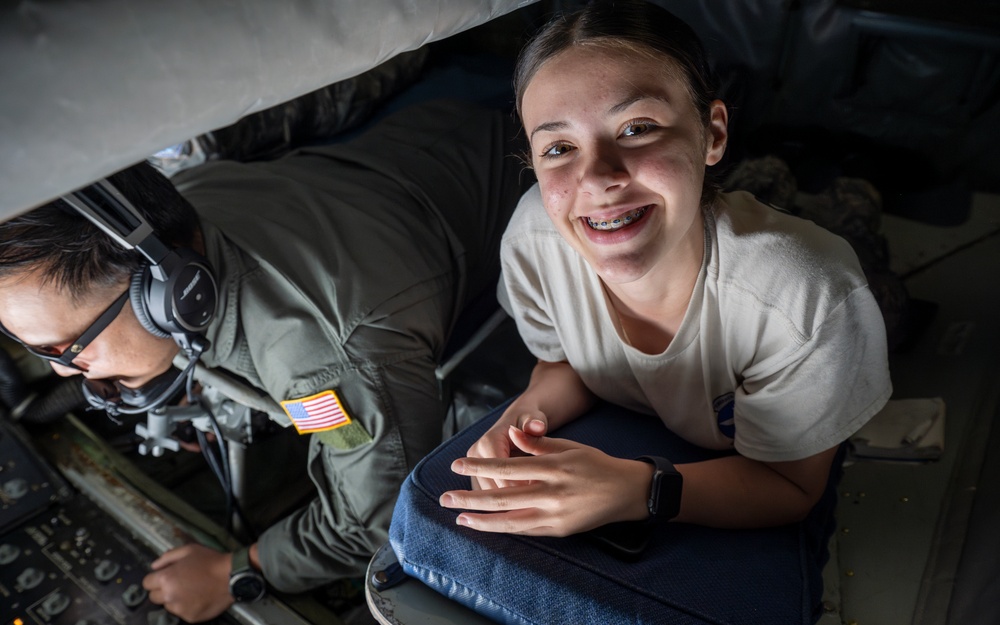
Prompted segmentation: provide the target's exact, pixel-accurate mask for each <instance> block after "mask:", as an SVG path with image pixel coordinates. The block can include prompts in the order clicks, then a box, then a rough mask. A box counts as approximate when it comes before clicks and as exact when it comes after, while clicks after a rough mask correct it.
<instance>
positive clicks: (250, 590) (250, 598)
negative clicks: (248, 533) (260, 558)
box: [229, 547, 267, 603]
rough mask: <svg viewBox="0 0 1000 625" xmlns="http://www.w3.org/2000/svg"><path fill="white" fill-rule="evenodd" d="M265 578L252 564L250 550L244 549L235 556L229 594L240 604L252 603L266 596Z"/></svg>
mask: <svg viewBox="0 0 1000 625" xmlns="http://www.w3.org/2000/svg"><path fill="white" fill-rule="evenodd" d="M266 589H267V586H266V584H265V583H264V576H263V575H261V574H260V571H258V570H257V569H255V568H253V566H252V565H251V564H250V550H249V549H248V548H246V547H243V548H242V549H240V550H239V551H237V552H236V553H234V554H233V566H232V569H231V572H230V573H229V594H231V595H232V596H233V599H235V600H236V601H237V602H239V603H251V602H254V601H258V600H260V599H261V598H263V596H264V592H265V590H266Z"/></svg>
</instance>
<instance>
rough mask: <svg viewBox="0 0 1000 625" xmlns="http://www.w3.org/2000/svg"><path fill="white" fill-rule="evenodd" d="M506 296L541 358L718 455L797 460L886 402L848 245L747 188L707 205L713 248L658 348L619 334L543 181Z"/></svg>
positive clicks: (880, 345) (505, 248)
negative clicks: (646, 349) (564, 364)
mask: <svg viewBox="0 0 1000 625" xmlns="http://www.w3.org/2000/svg"><path fill="white" fill-rule="evenodd" d="M501 263H502V271H503V278H502V280H501V283H500V286H499V289H498V295H499V298H500V301H501V304H502V305H503V306H504V308H505V309H506V310H507V312H508V313H510V314H511V316H513V317H514V319H515V320H516V322H517V326H518V329H519V331H520V333H521V337H522V338H523V339H524V342H525V344H526V345H527V347H528V348H529V349H530V350H531V352H532V353H533V354H534V355H535V356H536V357H538V358H539V359H541V360H545V361H550V362H558V361H563V360H565V361H568V362H569V364H570V365H571V366H572V367H573V368H574V369H575V370H576V371H577V373H578V374H579V375H580V377H581V378H582V379H583V382H584V383H585V384H586V385H587V387H588V388H589V389H590V390H591V391H592V392H594V393H595V394H596V395H597V396H599V397H601V398H602V399H605V400H607V401H610V402H613V403H616V404H619V405H622V406H624V407H626V408H630V409H633V410H636V411H639V412H646V413H651V414H656V415H658V416H659V417H660V418H661V419H662V420H663V422H664V423H665V424H666V426H667V427H668V428H670V429H671V430H672V431H674V432H675V433H676V434H678V435H680V436H681V437H683V438H684V439H686V440H688V441H689V442H691V443H694V444H696V445H699V446H701V447H705V448H709V449H727V448H730V447H735V449H736V451H738V452H739V453H740V454H742V455H744V456H747V457H749V458H753V459H756V460H761V461H773V462H777V461H787V460H797V459H801V458H805V457H808V456H811V455H813V454H816V453H819V452H821V451H823V450H826V449H829V448H830V447H833V446H835V445H837V444H839V443H841V442H842V441H844V440H846V439H847V438H848V437H849V436H850V435H851V434H853V433H854V432H855V431H857V430H858V429H859V428H860V427H861V426H862V425H864V424H865V422H867V421H868V419H869V418H871V417H872V416H873V415H874V414H875V413H876V412H877V411H878V410H879V409H880V408H881V407H882V405H883V404H884V403H885V402H886V401H887V400H888V399H889V396H890V394H891V391H892V385H891V382H890V378H889V368H888V356H887V347H886V338H885V325H884V321H883V319H882V315H881V312H880V311H879V308H878V305H877V304H876V302H875V299H874V297H873V296H872V294H871V292H870V290H869V289H868V285H867V282H866V280H865V277H864V273H863V272H862V270H861V267H860V265H859V263H858V260H857V257H856V255H855V254H854V252H853V250H852V249H851V248H850V246H849V245H848V244H847V242H845V241H844V240H843V239H841V238H840V237H837V236H835V235H833V234H832V233H830V232H829V231H827V230H825V229H823V228H821V227H819V226H817V225H816V224H814V223H812V222H810V221H807V220H803V219H799V218H797V217H793V216H790V215H787V214H784V213H781V212H779V211H778V210H775V209H773V208H771V207H769V206H765V205H763V204H761V203H760V202H758V201H757V200H756V199H755V198H754V197H753V196H752V195H750V194H748V193H745V192H737V193H729V194H721V195H720V196H719V199H718V200H717V201H716V203H715V205H714V207H713V209H712V210H710V211H707V212H706V219H705V256H704V260H703V262H702V267H701V271H700V273H699V276H698V280H697V283H696V285H695V287H694V291H693V293H692V297H691V301H690V303H689V305H688V310H687V313H686V314H685V317H684V320H683V322H682V324H681V326H680V328H679V330H678V332H677V335H676V336H675V337H674V339H673V341H672V342H671V344H670V346H669V347H668V348H667V349H666V351H665V352H663V353H662V354H655V355H649V354H645V353H642V352H640V351H639V350H636V349H634V348H632V347H631V346H629V345H628V344H627V343H626V342H624V341H623V340H622V339H621V337H620V334H619V332H618V330H617V328H616V325H615V322H614V319H615V317H614V313H613V312H612V310H611V306H610V302H609V301H608V300H607V297H606V295H605V292H604V289H603V288H602V286H601V281H600V279H599V278H598V277H597V275H596V274H595V273H594V271H593V270H592V269H591V268H590V266H589V265H588V264H587V263H586V261H584V260H583V258H581V257H580V256H579V255H578V254H577V253H576V252H575V251H574V250H573V249H572V248H571V247H570V246H569V244H568V243H566V241H565V240H564V239H563V238H562V236H561V235H560V234H559V233H558V232H557V231H556V229H555V227H554V226H553V224H552V222H551V221H550V219H549V217H548V215H547V214H546V213H545V209H544V207H543V206H542V201H541V196H540V193H539V191H538V187H537V185H536V186H535V187H533V188H532V189H531V190H529V191H528V192H527V193H526V194H525V195H524V197H523V198H522V199H521V202H520V204H519V206H518V208H517V210H516V211H515V213H514V216H513V217H512V218H511V222H510V224H509V225H508V227H507V231H506V233H505V234H504V238H503V242H502V247H501Z"/></svg>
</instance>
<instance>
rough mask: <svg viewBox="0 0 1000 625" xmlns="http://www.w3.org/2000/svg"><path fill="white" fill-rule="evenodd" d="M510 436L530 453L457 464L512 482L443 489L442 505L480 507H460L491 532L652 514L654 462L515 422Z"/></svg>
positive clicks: (558, 530) (535, 530)
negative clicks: (609, 452) (607, 451)
mask: <svg viewBox="0 0 1000 625" xmlns="http://www.w3.org/2000/svg"><path fill="white" fill-rule="evenodd" d="M491 432H492V430H491ZM484 438H485V437H484ZM506 439H507V440H508V441H509V442H511V443H512V444H513V445H514V446H515V448H516V449H518V450H519V451H521V452H523V453H525V454H529V455H528V456H523V457H515V456H513V455H511V454H508V455H507V456H506V457H500V456H493V457H491V458H482V457H468V458H460V459H458V460H456V461H455V462H454V463H453V464H452V470H453V471H455V472H456V473H458V474H460V475H468V476H470V477H472V478H474V479H478V480H479V482H480V483H483V482H484V481H487V480H489V481H491V482H492V483H494V484H495V483H497V482H503V483H504V484H506V486H502V487H497V488H492V489H489V490H467V491H449V492H446V493H444V494H442V495H441V499H440V504H441V505H442V506H444V507H446V508H459V509H464V510H467V511H468V510H472V511H477V512H463V513H461V514H459V515H458V518H457V520H456V522H457V523H458V524H459V525H464V526H466V527H470V528H472V529H476V530H479V531H484V532H506V533H512V534H526V535H533V536H567V535H569V534H575V533H578V532H583V531H586V530H590V529H593V528H595V527H599V526H601V525H604V524H606V523H611V522H615V521H630V520H641V519H644V518H646V516H647V515H648V511H647V508H646V498H647V495H648V493H649V484H650V480H651V478H652V471H653V469H652V467H651V466H650V465H649V464H647V463H645V462H640V461H636V460H624V459H621V458H615V457H612V456H609V455H607V454H605V453H604V452H602V451H600V450H598V449H595V448H593V447H589V446H587V445H583V444H581V443H576V442H573V441H568V440H564V439H557V438H547V437H537V436H531V435H529V434H526V433H525V432H523V431H521V430H520V429H518V428H516V427H514V426H513V425H512V424H508V425H507V436H506ZM477 444H478V443H477Z"/></svg>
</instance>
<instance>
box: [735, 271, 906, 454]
mask: <svg viewBox="0 0 1000 625" xmlns="http://www.w3.org/2000/svg"><path fill="white" fill-rule="evenodd" d="M745 374H746V377H745V378H744V380H743V382H742V384H741V385H740V386H739V387H738V388H737V390H736V397H735V413H734V418H735V425H736V439H735V447H736V450H737V451H739V452H740V453H741V454H743V455H745V456H747V457H749V458H753V459H755V460H762V461H769V462H781V461H789V460H799V459H802V458H806V457H809V456H811V455H814V454H817V453H819V452H821V451H824V450H826V449H829V448H831V447H834V446H836V445H838V444H839V443H841V442H843V441H844V440H846V439H847V438H848V437H850V436H851V435H852V434H853V433H854V432H856V431H857V430H858V429H859V428H860V427H861V426H863V425H864V424H865V423H866V422H867V421H868V420H869V419H870V418H871V417H872V416H874V415H875V413H876V412H878V411H879V409H881V408H882V406H883V405H884V404H885V402H886V401H888V399H889V396H890V395H891V393H892V384H891V381H890V377H889V367H888V349H887V346H886V338H885V325H884V321H883V319H882V314H881V312H880V310H879V308H878V305H877V303H876V302H875V299H874V297H873V296H872V294H871V291H870V290H869V289H868V287H867V286H862V287H859V288H856V289H855V290H854V291H852V292H851V293H850V294H849V295H848V296H847V297H846V298H845V299H844V301H843V302H841V303H840V305H839V306H837V307H836V308H834V309H833V310H832V311H831V312H830V313H829V315H828V316H827V317H826V319H825V320H823V322H822V324H821V325H820V326H819V327H818V328H817V329H816V331H815V332H814V333H813V334H812V335H811V336H810V337H808V338H807V339H806V340H805V341H803V342H801V343H798V344H796V345H795V346H794V347H793V348H791V349H789V350H786V351H784V352H779V353H776V354H773V355H772V356H770V357H768V358H765V359H763V360H762V361H760V362H757V363H755V364H754V366H753V367H751V369H750V370H748V371H747V372H745Z"/></svg>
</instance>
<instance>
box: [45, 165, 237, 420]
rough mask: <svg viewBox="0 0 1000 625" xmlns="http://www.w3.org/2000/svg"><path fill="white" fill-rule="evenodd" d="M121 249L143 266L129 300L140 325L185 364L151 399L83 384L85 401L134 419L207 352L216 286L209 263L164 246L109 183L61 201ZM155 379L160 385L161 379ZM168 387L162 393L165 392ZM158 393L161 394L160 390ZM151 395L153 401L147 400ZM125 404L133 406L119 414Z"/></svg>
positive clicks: (106, 385) (165, 396)
mask: <svg viewBox="0 0 1000 625" xmlns="http://www.w3.org/2000/svg"><path fill="white" fill-rule="evenodd" d="M61 199H62V200H63V201H64V202H66V203H67V204H68V205H69V206H70V207H72V208H73V209H74V210H76V211H77V212H78V213H80V214H81V215H83V216H84V217H86V218H87V219H88V220H90V221H91V222H92V223H93V224H94V225H96V226H97V227H98V228H100V229H101V230H103V231H104V232H105V233H107V234H108V235H109V236H110V237H111V238H112V239H114V240H115V241H117V242H118V243H119V244H120V245H121V246H122V247H124V248H125V249H130V250H131V249H134V250H136V251H137V252H139V253H140V254H142V256H143V257H144V258H145V260H146V262H145V263H143V266H142V267H140V268H139V269H138V270H137V271H136V272H135V273H133V274H132V277H131V281H130V283H129V300H130V301H131V303H132V310H133V311H135V316H136V318H137V319H138V320H139V323H140V324H141V325H142V326H143V327H144V328H145V329H146V330H148V331H149V332H150V333H151V334H153V335H154V336H156V337H158V338H168V337H172V338H173V339H174V341H176V343H177V345H178V346H180V348H181V350H182V351H183V352H184V353H185V355H186V356H187V357H188V364H187V366H186V367H185V368H184V370H183V371H182V372H181V373H180V374H179V375H178V376H177V377H176V378H175V379H174V381H173V382H172V383H169V384H165V383H163V382H160V384H159V385H157V386H158V387H159V388H157V389H154V390H153V391H152V393H136V392H134V391H132V392H130V390H129V389H123V388H121V387H119V386H118V385H116V384H113V383H111V382H109V381H107V380H103V381H101V380H85V381H84V383H83V389H84V395H85V396H86V397H87V401H88V402H89V403H90V404H91V405H92V406H94V407H95V408H101V409H104V410H107V411H108V413H109V414H111V415H115V414H119V413H121V414H138V413H140V412H146V411H149V410H153V409H155V408H158V407H160V406H162V405H163V404H164V403H166V402H167V401H168V400H169V399H170V397H171V396H173V395H175V394H176V393H177V391H178V390H179V389H180V387H181V385H182V384H183V383H184V382H185V380H187V381H188V383H189V384H190V380H191V376H192V375H193V372H194V365H195V363H196V362H197V361H198V359H199V358H200V357H201V354H202V353H203V352H204V351H205V350H206V349H208V346H209V342H208V339H206V338H205V336H204V331H205V329H206V328H208V325H209V324H210V323H211V322H212V319H213V318H214V316H215V308H216V305H217V303H218V299H219V293H218V283H217V281H216V278H215V273H214V271H213V269H212V266H211V264H210V263H209V261H208V259H206V258H205V257H204V256H202V255H201V254H198V253H197V252H195V251H194V250H192V249H190V248H187V247H172V246H168V245H166V244H165V243H164V242H163V241H161V240H160V238H159V237H158V236H157V235H156V233H155V232H154V231H153V228H152V226H150V225H149V223H148V222H147V221H146V219H145V218H144V217H143V216H142V214H141V213H140V212H139V211H138V210H136V208H135V206H134V205H133V204H132V203H131V202H130V201H129V200H128V199H127V198H126V197H125V196H124V195H122V193H121V192H120V191H119V190H118V189H117V188H115V186H114V185H113V184H112V183H111V182H110V181H108V180H107V179H102V180H99V181H97V182H95V183H93V184H91V185H89V186H87V187H84V188H83V189H79V190H77V191H73V192H72V193H69V194H67V195H64V196H62V198H61ZM158 379H161V380H162V376H161V377H160V378H158ZM164 387H166V388H164ZM160 389H162V390H160ZM149 395H152V397H150V396H149ZM123 404H128V405H130V406H133V407H132V408H123V407H122V406H123Z"/></svg>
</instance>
